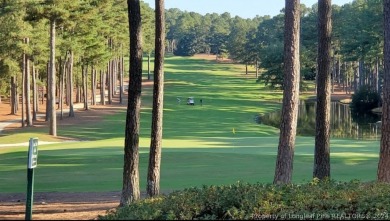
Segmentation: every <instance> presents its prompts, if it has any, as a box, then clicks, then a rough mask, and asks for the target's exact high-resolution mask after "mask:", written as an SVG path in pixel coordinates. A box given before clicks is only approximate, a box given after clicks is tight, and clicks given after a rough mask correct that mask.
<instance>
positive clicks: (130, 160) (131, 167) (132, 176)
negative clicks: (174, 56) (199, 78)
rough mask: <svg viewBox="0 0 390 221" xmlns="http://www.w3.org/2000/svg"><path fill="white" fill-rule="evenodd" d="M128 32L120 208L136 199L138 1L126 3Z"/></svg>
mask: <svg viewBox="0 0 390 221" xmlns="http://www.w3.org/2000/svg"><path fill="white" fill-rule="evenodd" d="M127 5H128V20H129V32H130V67H131V68H129V73H130V81H129V96H128V106H127V114H126V130H125V148H124V149H125V153H124V165H123V186H122V194H121V199H120V206H126V205H129V204H130V203H132V202H134V201H136V200H139V199H140V189H139V170H138V167H139V131H140V111H141V87H142V32H141V8H140V1H139V0H128V1H127Z"/></svg>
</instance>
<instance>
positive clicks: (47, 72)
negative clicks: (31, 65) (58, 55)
mask: <svg viewBox="0 0 390 221" xmlns="http://www.w3.org/2000/svg"><path fill="white" fill-rule="evenodd" d="M49 74H50V62H48V63H47V67H46V76H47V77H46V93H45V97H46V117H45V121H50V118H51V109H50V107H51V105H50V100H49V91H50V89H49V79H50V77H49Z"/></svg>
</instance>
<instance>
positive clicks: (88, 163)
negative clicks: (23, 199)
mask: <svg viewBox="0 0 390 221" xmlns="http://www.w3.org/2000/svg"><path fill="white" fill-rule="evenodd" d="M277 141H278V137H265V138H250V139H249V138H221V137H219V138H212V137H210V138H207V139H198V140H187V141H184V142H179V141H178V140H176V139H172V140H165V142H164V146H169V148H164V149H163V154H162V171H161V188H162V189H163V190H165V191H169V190H177V189H183V188H188V187H193V186H198V187H199V186H202V185H220V184H229V183H234V182H236V181H242V182H250V183H256V182H262V183H271V182H272V180H273V175H274V166H275V159H276V152H277V145H276V143H277ZM313 142H314V140H313V138H307V137H299V138H298V145H297V148H296V154H295V161H294V177H293V181H294V182H295V183H302V182H306V181H310V180H311V174H312V165H313V155H312V148H313V147H312V143H313ZM121 143H122V141H121V140H120V139H110V140H106V141H94V142H81V143H63V144H53V145H44V146H41V147H40V150H39V157H38V167H37V169H36V174H35V191H37V192H47V191H60V192H72V191H76V192H78V191H80V192H88V191H92V190H93V191H115V190H120V189H121V182H122V180H121V178H122V167H123V147H122V145H121ZM148 143H149V140H147V139H142V140H141V146H142V147H141V149H140V178H141V179H140V181H141V188H142V189H145V188H146V187H145V181H146V170H147V162H148V148H147V144H148ZM332 146H337V148H335V150H334V151H333V153H332V177H333V178H334V179H337V180H345V181H347V180H351V179H359V180H364V181H369V180H374V179H375V171H376V166H377V157H378V154H377V153H378V148H376V147H375V146H377V145H372V143H371V142H366V143H364V142H358V141H345V140H337V141H333V142H332ZM1 156H2V157H1V159H0V192H23V191H24V190H25V188H26V162H27V154H26V148H22V147H20V148H2V149H1ZM357 171H358V172H357Z"/></svg>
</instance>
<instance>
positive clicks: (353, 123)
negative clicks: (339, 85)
mask: <svg viewBox="0 0 390 221" xmlns="http://www.w3.org/2000/svg"><path fill="white" fill-rule="evenodd" d="M280 115H281V111H276V112H272V113H269V114H265V115H262V116H259V117H257V123H262V124H265V125H270V126H273V127H276V128H279V126H280ZM330 118H331V119H330V132H331V137H333V138H352V139H362V140H378V139H380V120H381V116H380V115H378V114H374V113H371V112H370V113H365V114H357V113H354V112H353V111H351V109H350V108H349V105H348V104H342V103H339V102H332V103H331V115H330ZM315 119H316V103H315V102H310V101H300V104H299V111H298V127H297V134H298V135H301V136H315ZM378 121H379V122H378Z"/></svg>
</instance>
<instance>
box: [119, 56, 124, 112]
mask: <svg viewBox="0 0 390 221" xmlns="http://www.w3.org/2000/svg"><path fill="white" fill-rule="evenodd" d="M123 72H124V58H123V55H122V56H121V62H120V77H119V81H120V89H119V90H120V91H119V103H120V104H123Z"/></svg>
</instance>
